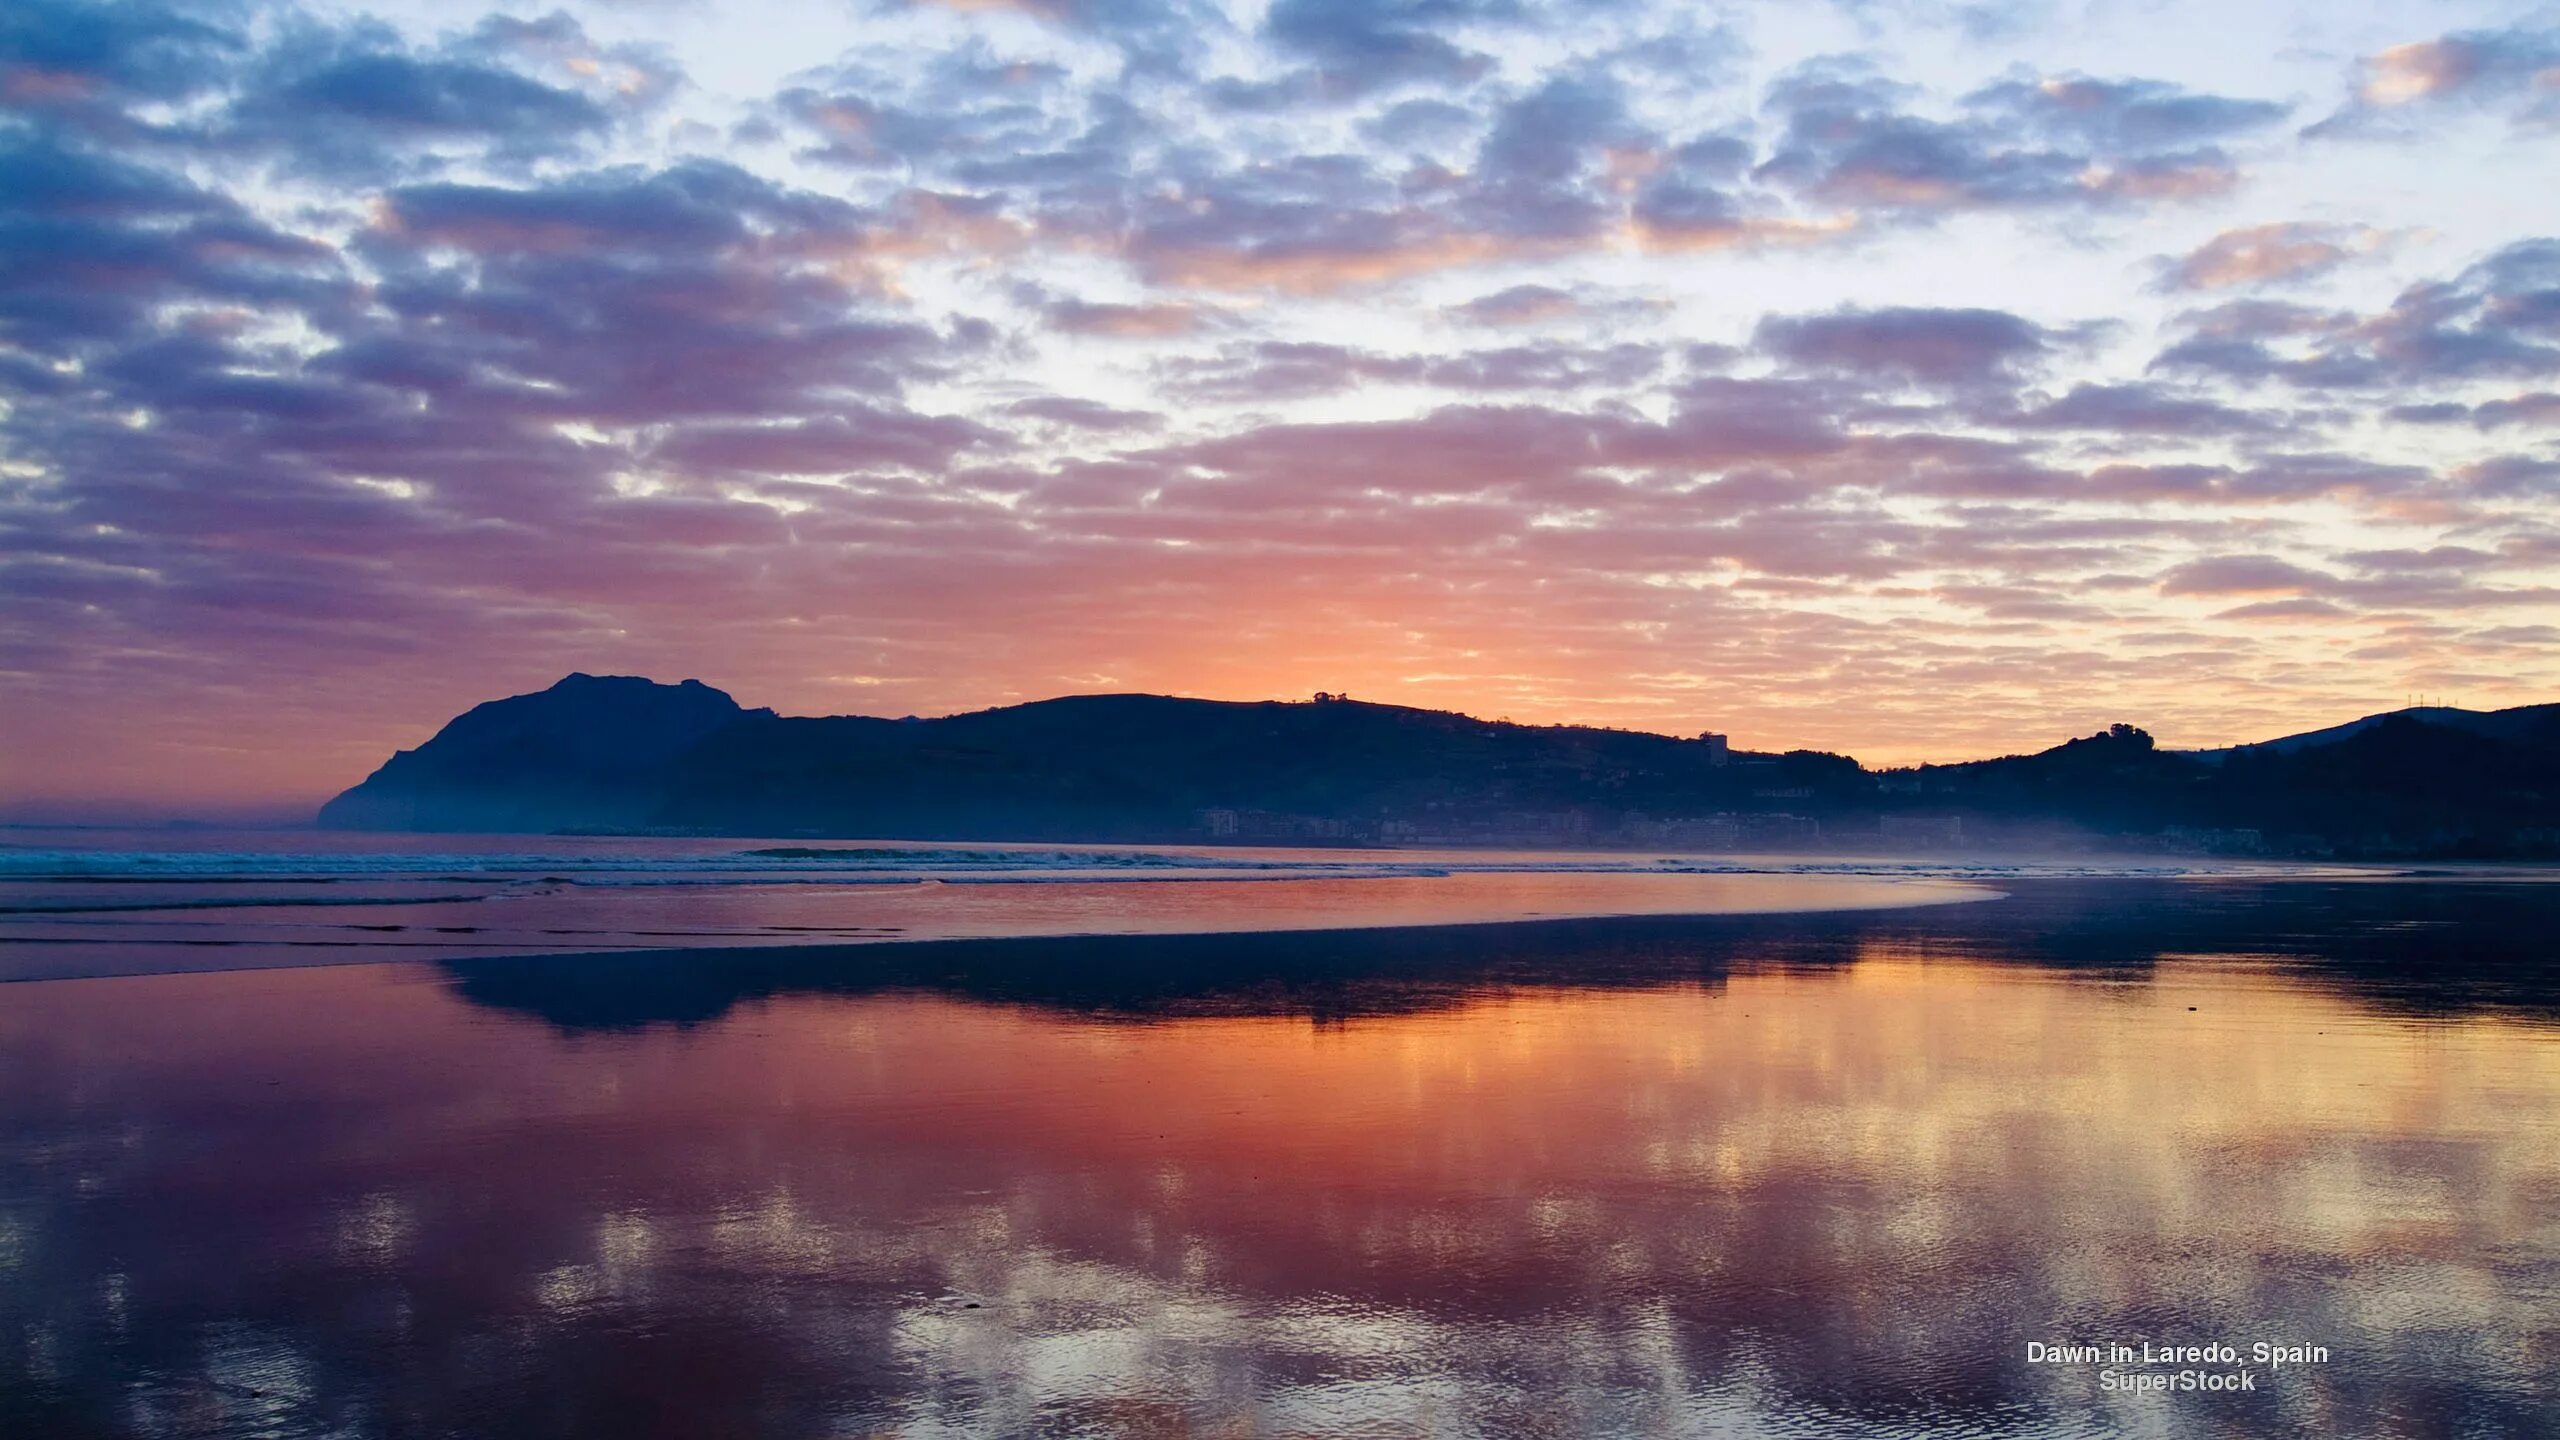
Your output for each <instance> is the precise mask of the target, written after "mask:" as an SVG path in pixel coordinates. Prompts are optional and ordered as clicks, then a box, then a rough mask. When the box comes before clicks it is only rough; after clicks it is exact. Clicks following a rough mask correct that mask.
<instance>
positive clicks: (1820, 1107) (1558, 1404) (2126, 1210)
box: [0, 876, 2560, 1437]
mask: <svg viewBox="0 0 2560 1440" xmlns="http://www.w3.org/2000/svg"><path fill="white" fill-rule="evenodd" d="M1406 878H1407V879H1409V880H1411V881H1412V883H1414V884H1417V885H1419V884H1427V883H1431V882H1430V881H1429V880H1428V879H1427V878H1426V877H1406ZM1692 878H1694V877H1692ZM1288 883H1289V884H1303V883H1319V882H1309V881H1300V880H1293V881H1290V882H1288ZM1328 883H1329V882H1328ZM1345 883H1351V882H1345ZM1356 883H1358V884H1362V885H1370V884H1385V883H1388V882H1386V881H1362V882H1356ZM1577 883H1579V882H1577ZM1645 883H1652V882H1651V880H1649V879H1648V880H1647V881H1646V882H1645ZM1148 888H1149V891H1150V893H1154V887H1148ZM2002 889H2004V890H2006V891H2007V892H2009V893H2008V894H2007V896H2006V897H2005V898H2001V899H1995V900H1984V901H1981V902H1979V903H1970V904H1954V905H1933V906H1926V907H1922V908H1916V909H1886V910H1864V911H1840V912H1829V913H1785V914H1759V915H1728V916H1720V917H1707V918H1695V919H1687V918H1673V917H1665V916H1639V917H1634V918H1619V919H1576V920H1563V921H1554V922H1550V923H1543V924H1520V925H1492V926H1441V927H1430V926H1420V927H1414V928H1404V929H1368V930H1361V931H1350V932H1300V933H1275V934H1260V935H1241V936H1238V935H1214V934H1207V935H1204V934H1152V935H1135V936H1089V937H1085V938H1075V939H959V940H952V941H947V942H942V943H936V944H916V945H880V944H868V945H861V946H837V947H832V948H830V947H814V948H799V949H773V948H752V949H734V950H701V949H687V950H671V951H664V952H660V953H657V954H652V955H612V956H596V955H562V956H554V957H549V958H542V959H506V958H497V957H492V956H486V955H481V956H474V955H469V954H456V955H452V956H448V957H446V958H443V959H441V960H439V961H437V962H436V963H428V964H417V963H403V964H373V965H360V966H341V967H335V968H325V969H310V968H305V969H263V970H244V971H234V972H228V973H212V974H159V975H146V976H130V977H124V978H105V979H79V980H59V981H51V982H43V983H32V984H20V985H10V986H0V1435H8V1436H11V1437H16V1436H19V1435H50V1434H65V1435H70V1434H83V1435H86V1434H106V1435H180V1434H183V1435H213V1436H250V1435H339V1434H345V1435H409V1434H463V1435H475V1436H478V1435H489V1436H515V1435H569V1434H608V1435H616V1436H626V1435H628V1436H651V1435H666V1436H697V1435H724V1436H725V1435H739V1436H767V1435H770V1436H805V1435H824V1434H845V1435H866V1434H894V1435H913V1436H928V1435H1026V1434H1055V1435H1162V1436H1171V1435H1307V1436H1354V1435H1357V1436H1385V1435H1432V1436H1441V1435H1452V1436H1457V1435H1506V1436H1509V1435H1559V1436H1566V1435H1573V1436H1578V1435H1605V1434H1678V1435H1690V1434H1696V1435H1835V1434H1849V1435H1876V1436H1888V1435H1890V1436H1904V1435H2118V1434H2124V1435H2161V1436H2169V1435H2176V1436H2185V1435H2216V1434H2231V1435H2301V1434H2392V1435H2404V1434H2405V1435H2523V1434H2534V1433H2545V1432H2546V1431H2547V1429H2548V1427H2549V1425H2550V1423H2551V1418H2552V1416H2553V1414H2554V1409H2553V1407H2554V1405H2555V1403H2560V1385H2555V1380H2554V1376H2555V1375H2560V1029H2556V1028H2555V1026H2554V1017H2555V1015H2560V996H2555V989H2556V988H2560V976H2555V973H2554V971H2555V967H2554V966H2553V965H2552V963H2551V955H2550V952H2549V949H2548V941H2547V939H2546V938H2545V937H2547V936H2549V935H2551V934H2554V933H2560V925H2555V924H2553V923H2552V922H2554V921H2555V920H2560V892H2555V891H2554V890H2553V889H2552V888H2550V887H2547V886H2544V885H2539V884H2531V883H2503V884H2484V883H2467V882H2449V881H2412V880H2397V881H2387V882H2377V881H2365V882H2336V881H2326V880H2315V879H2292V880H2280V881H2275V880H2265V879H2247V878H2223V879H2211V880H2199V879H2108V880H2093V879H2069V878H2055V877H2038V876H2026V877H2022V878H2021V877H2012V878H2010V879H2008V880H2005V881H2003V883H2002ZM1252 890H1255V887H1253V886H1251V885H1240V886H1237V887H1235V893H1236V894H1237V895H1239V896H1240V895H1242V894H1243V893H1244V892H1246V891H1252ZM1008 893H1013V892H1008ZM1256 893H1260V892H1258V891H1257V892H1256ZM1366 893H1373V894H1383V893H1385V892H1376V891H1372V892H1366ZM1202 903H1204V904H1206V903H1208V902H1206V901H1204V902H1202ZM1333 903H1337V904H1349V903H1351V902H1347V901H1342V900H1341V899H1340V897H1339V894H1338V893H1337V894H1336V898H1335V901H1334V902H1333ZM2030 1341H2035V1342H2048V1343H2052V1342H2060V1343H2071V1344H2088V1343H2096V1344H2100V1345H2104V1344H2107V1343H2110V1342H2118V1343H2124V1344H2128V1345H2139V1344H2142V1343H2146V1342H2147V1343H2150V1344H2152V1345H2154V1346H2158V1345H2163V1344H2172V1343H2174V1344H2195V1343H2214V1342H2227V1343H2230V1344H2232V1345H2233V1346H2235V1347H2236V1348H2237V1349H2238V1350H2240V1351H2241V1352H2242V1354H2243V1356H2244V1357H2245V1356H2246V1354H2247V1351H2248V1349H2249V1347H2250V1346H2251V1345H2253V1344H2255V1343H2258V1342H2266V1343H2286V1344H2305V1345H2318V1346H2323V1347H2326V1349H2327V1352H2328V1357H2329V1358H2328V1359H2327V1360H2326V1361H2325V1362H2324V1363H2317V1364H2305V1365H2300V1366H2295V1367H2290V1368H2286V1369H2282V1370H2280V1371H2279V1370H2274V1369H2271V1368H2269V1367H2268V1366H2266V1365H2264V1364H2255V1365H2252V1364H2251V1363H2249V1362H2248V1361H2247V1360H2246V1359H2245V1358H2244V1359H2243V1360H2242V1361H2241V1362H2240V1363H2238V1364H2235V1365H2230V1366H2223V1365H2218V1364H2217V1365H2206V1366H2203V1367H2201V1368H2203V1369H2205V1370H2210V1371H2215V1372H2220V1371H2224V1370H2243V1369H2247V1370H2253V1371H2254V1373H2255V1385H2256V1388H2255V1389H2253V1390H2250V1391H2247V1392H2242V1393H2230V1394H2224V1393H2202V1392H2198V1393H2175V1392H2173V1393H2169V1394H2158V1393H2144V1394H2135V1393H2125V1392H2119V1391H2112V1390H2107V1389H2102V1388H2101V1380H2100V1372H2101V1369H2103V1368H2106V1367H2104V1366H2095V1365H2079V1364H2031V1363H2029V1362H2028V1361H2027V1359H2026V1355H2027V1348H2026V1347H2027V1345H2028V1343H2029V1342H2030ZM2115 1368H2116V1369H2117V1371H2118V1373H2133V1372H2138V1371H2141V1370H2143V1369H2145V1368H2146V1367H2142V1366H2140V1365H2131V1366H2118V1367H2115ZM2152 1368H2157V1369H2163V1370H2164V1372H2165V1373H2174V1371H2175V1370H2177V1369H2178V1368H2182V1367H2177V1366H2170V1367H2152Z"/></svg>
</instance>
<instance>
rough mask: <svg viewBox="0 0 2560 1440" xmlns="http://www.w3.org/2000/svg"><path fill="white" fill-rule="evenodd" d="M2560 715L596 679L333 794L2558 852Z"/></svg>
mask: <svg viewBox="0 0 2560 1440" xmlns="http://www.w3.org/2000/svg"><path fill="white" fill-rule="evenodd" d="M2556 797H2560V705H2530V706H2521V707H2518V708H2515V709H2510V710H2499V711H2488V712H2482V711H2471V710H2457V709H2452V708H2449V707H2441V706H2431V707H2424V708H2419V709H2411V710H2402V711H2392V712H2387V713H2384V714H2379V715H2370V716H2365V717H2363V718H2361V719H2358V720H2354V721H2350V722H2347V723H2346V724H2342V725H2332V726H2327V727H2324V728H2321V729H2317V730H2309V731H2304V732H2301V733H2299V734H2294V735H2286V736H2280V737H2277V738H2275V739H2272V740H2266V741H2260V742H2257V743H2255V744H2250V745H2242V746H2233V747H2229V748H2225V749H2221V750H2212V751H2196V752H2174V751H2167V750H2162V749H2159V748H2158V747H2157V746H2155V745H2154V744H2153V743H2152V740H2151V737H2150V736H2149V735H2148V734H2146V733H2144V732H2143V731H2141V730H2139V729H2137V728H2134V727H2132V726H2128V725H2118V726H2115V727H2114V728H2113V729H2111V730H2109V731H2108V732H2106V733H2103V734H2099V735H2095V736H2090V737H2086V738H2082V739H2077V740H2072V741H2068V742H2066V743H2064V744H2061V745H2057V746H2054V747H2053V748H2051V749H2048V750H2044V751H2040V752H2037V753H2036V754H2032V755H2013V756H2005V757H2002V758H1999V759H1995V760H1981V761H1971V762H1966V763H1963V764H1955V765H1927V766H1921V767H1918V768H1916V769H1910V770H1892V771H1883V772H1872V771H1869V770H1867V769H1865V768H1864V767H1862V766H1860V765H1859V764H1858V763H1857V762H1856V761H1855V760H1852V759H1850V758H1848V757H1846V756H1842V755H1831V754H1825V753H1822V752H1818V751H1810V750H1795V751H1789V752H1786V753H1784V754H1751V753H1746V752H1736V751H1728V749H1727V748H1726V746H1725V744H1724V742H1723V739H1722V737H1720V736H1702V737H1697V738H1689V739H1682V738H1677V737H1673V736H1667V735H1657V734H1650V733H1646V732H1642V731H1630V730H1611V729H1602V728H1598V727H1590V726H1571V725H1554V726H1533V725H1516V724H1511V723H1509V722H1505V721H1493V720H1480V719H1476V718H1473V717H1470V716H1466V715H1459V714H1453V713H1449V712H1445V711H1437V710H1421V709H1414V708H1410V707H1405V706H1396V705H1378V704H1370V703H1366V702H1361V701H1353V700H1349V699H1345V698H1341V697H1336V696H1319V697H1317V698H1316V699H1315V700H1314V701H1296V702H1282V701H1218V700H1194V699H1185V698H1180V697H1175V696H1165V695H1081V696H1066V697H1061V698H1059V699H1054V700H1042V701H1035V702H1032V703H1030V704H1024V705H1013V706H1006V707H1002V708H998V709H992V710H980V711H974V712H971V713H968V714H962V715H949V716H942V717H939V718H934V719H921V720H920V719H915V718H912V717H909V718H906V719H900V720H889V719H880V718H874V717H868V716H832V717H824V718H789V717H783V716H779V715H776V714H775V713H774V712H773V711H771V710H768V709H753V710H750V709H746V708H744V707H741V706H740V705H739V704H738V703H737V702H736V701H735V700H733V699H732V698H731V697H730V696H728V695H727V694H725V693H723V692H722V691H719V690H716V689H713V688H712V687H710V686H708V685H704V684H702V683H701V682H700V681H697V680H687V681H684V682H682V683H681V684H676V685H664V684H659V683H657V682H655V681H652V680H648V679H645V678H642V677H638V676H627V675H625V676H595V675H585V674H576V675H570V676H568V677H566V678H564V679H562V680H561V681H560V682H559V683H557V684H555V685H553V686H551V687H550V688H549V689H547V690H543V691H539V692H537V693H534V694H529V695H517V696H511V697H509V698H506V699H503V700H493V701H490V702H488V703H486V704H483V705H479V706H475V707H473V708H472V709H471V710H469V711H467V712H465V713H464V714H462V715H460V716H458V717H456V718H455V719H454V720H453V721H451V722H450V723H448V724H447V725H446V726H445V727H444V728H443V729H442V730H440V731H438V732H437V734H436V735H435V736H434V737H433V738H432V739H430V740H428V741H427V742H426V743H425V744H423V745H421V746H419V747H418V748H417V749H415V750H404V751H401V752H399V753H398V754H396V755H394V756H392V757H391V759H390V760H389V761H387V762H385V763H384V765H383V766H382V767H381V768H380V769H379V770H377V771H375V772H374V773H373V774H372V775H371V776H369V777H368V778H366V780H365V781H364V782H363V783H362V784H359V785H357V786H355V787H353V788H351V789H349V790H348V791H346V792H345V793H344V794H341V795H339V796H338V797H337V798H335V799H333V800H331V801H330V802H329V803H328V804H327V805H326V806H325V807H323V809H322V810H321V812H320V815H319V823H320V824H322V825H324V826H329V827H333V828H342V829H396V830H431V831H460V830H476V831H501V832H508V831H514V832H525V831H530V832H541V831H556V830H634V831H641V830H675V831H685V832H695V833H718V834H734V835H781V836H790V835H809V836H860V837H866V838H916V839H988V840H995V839H1023V840H1094V841H1126V840H1143V841H1164V840H1224V841H1234V842H1255V843H1290V842H1295V843H1308V842H1316V843H1426V844H1427V843H1461V844H1463V843H1491V844H1500V843H1511V844H1616V845H1640V846H1679V847H1684V848H1720V847H1735V846H1751V847H1771V846H1785V847H1806V846H1863V845H1882V846H1889V847H1893V848H1912V847H1929V848H1947V847H1957V846H1967V847H1970V846H1981V845H1991V844H2010V845H2015V844H2057V843H2058V844H2071V845H2089V844H2100V843H2103V844H2111V845H2134V846H2151V847H2161V848H2172V849H2188V850H2198V849H2200V850H2211V851H2224V852H2231V853H2275V854H2293V855H2331V856H2374V857H2383V856H2484V857H2486V856H2508V857H2520V856H2541V855H2547V854H2560V798H2556Z"/></svg>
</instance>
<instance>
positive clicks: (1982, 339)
mask: <svg viewBox="0 0 2560 1440" xmlns="http://www.w3.org/2000/svg"><path fill="white" fill-rule="evenodd" d="M1753 343H1754V344H1755V345H1756V346H1758V347H1759V348H1760V349H1762V350H1764V351H1767V352H1768V353H1770V354H1772V355H1774V356H1776V357H1777V358H1778V359H1780V360H1782V361H1784V362H1786V363H1787V364H1790V365H1794V366H1799V367H1802V368H1806V369H1813V370H1830V371H1836V372H1842V373H1849V374H1860V375H1871V376H1877V377H1880V378H1884V379H1888V380H1898V381H1904V382H1908V383H1911V384H1917V385H1929V386H1943V387H1970V386H1980V385H1986V384H1992V383H1997V382H2003V381H2007V380H2012V379H2014V378H2015V377H2016V376H2017V375H2018V373H2019V372H2020V371H2021V370H2023V369H2025V368H2027V367H2029V366H2032V365H2033V364H2034V363H2035V362H2036V361H2038V360H2040V359H2042V358H2043V357H2044V356H2045V355H2046V354H2048V353H2049V352H2050V351H2051V350H2052V348H2053V344H2052V338H2051V337H2050V336H2049V335H2048V334H2047V333H2046V332H2045V330H2044V329H2043V327H2041V326H2038V325H2036V324H2035V323H2033V322H2032V321H2029V320H2026V319H2023V318H2021V317H2019V316H2016V315H2012V314H2009V313H2008V312H2006V311H2002V310H1941V309H1923V308H1918V307H1908V306H1906V307H1897V308H1892V309H1881V310H1855V309H1843V310H1836V311H1833V312H1831V313H1830V314H1827V315H1788V316H1778V315H1773V316H1769V317H1767V318H1765V319H1763V320H1762V321H1761V322H1760V324H1759V328H1758V330H1757V331H1756V332H1755V333H1754V336H1753Z"/></svg>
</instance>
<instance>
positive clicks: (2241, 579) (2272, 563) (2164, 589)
mask: <svg viewBox="0 0 2560 1440" xmlns="http://www.w3.org/2000/svg"><path fill="white" fill-rule="evenodd" d="M2335 579H2336V577H2335V576H2331V575H2323V574H2320V573H2319V572H2317V571H2313V570H2306V569H2304V568H2303V567H2301V566H2299V565H2296V564H2294V563H2293V562H2291V561H2289V560H2280V559H2277V558H2276V557H2275V556H2272V555H2217V556H2214V557H2212V558H2210V559H2205V560H2191V561H2189V562H2187V563H2186V564H2184V565H2180V566H2178V567H2176V568H2175V569H2173V570H2171V571H2169V572H2168V573H2167V574H2165V575H2162V576H2161V577H2160V593H2161V594H2163V595H2299V594H2303V593H2305V592H2308V591H2314V590H2319V589H2322V588H2324V587H2326V586H2328V585H2330V584H2331V583H2333V582H2334V581H2335Z"/></svg>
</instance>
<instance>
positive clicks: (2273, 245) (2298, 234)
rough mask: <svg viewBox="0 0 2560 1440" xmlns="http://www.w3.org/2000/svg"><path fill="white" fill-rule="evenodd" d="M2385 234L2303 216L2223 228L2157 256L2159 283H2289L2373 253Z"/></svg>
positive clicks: (2215, 286) (2185, 286)
mask: <svg viewBox="0 0 2560 1440" xmlns="http://www.w3.org/2000/svg"><path fill="white" fill-rule="evenodd" d="M2391 240H2392V237H2391V236H2390V235H2388V234H2386V233H2385V232H2383V231H2379V230H2375V229H2373V228H2372V227H2370V226H2365V225H2324V224H2318V223H2314V222H2309V221H2294V222H2291V223H2286V224H2275V225H2252V226H2249V227H2247V228H2245V229H2239V230H2225V231H2223V232H2222V233H2221V234H2219V235H2216V236H2214V237H2213V238H2212V239H2210V240H2207V241H2206V242H2205V243H2204V244H2202V245H2199V246H2197V247H2196V248H2195V249H2194V250H2191V251H2189V252H2188V253H2187V254H2186V255H2184V256H2181V257H2179V258H2178V259H2176V260H2174V261H2163V262H2162V265H2161V276H2160V284H2161V286H2162V288H2164V289H2169V290H2227V289H2233V288H2237V287H2242V286H2250V285H2282V284H2292V283H2296V282H2299V281H2303V280H2310V279H2315V278H2317V277H2319V276H2322V275H2326V274H2328V273H2329V272H2331V271H2333V270H2335V269H2337V268H2338V267H2340V266H2342V265H2345V264H2347V263H2348V262H2349V261H2352V260H2356V259H2359V258H2362V257H2364V256H2368V255H2372V254H2375V253H2376V252H2378V251H2380V250H2382V249H2384V248H2385V247H2387V246H2388V245H2389V244H2390V243H2391Z"/></svg>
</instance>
